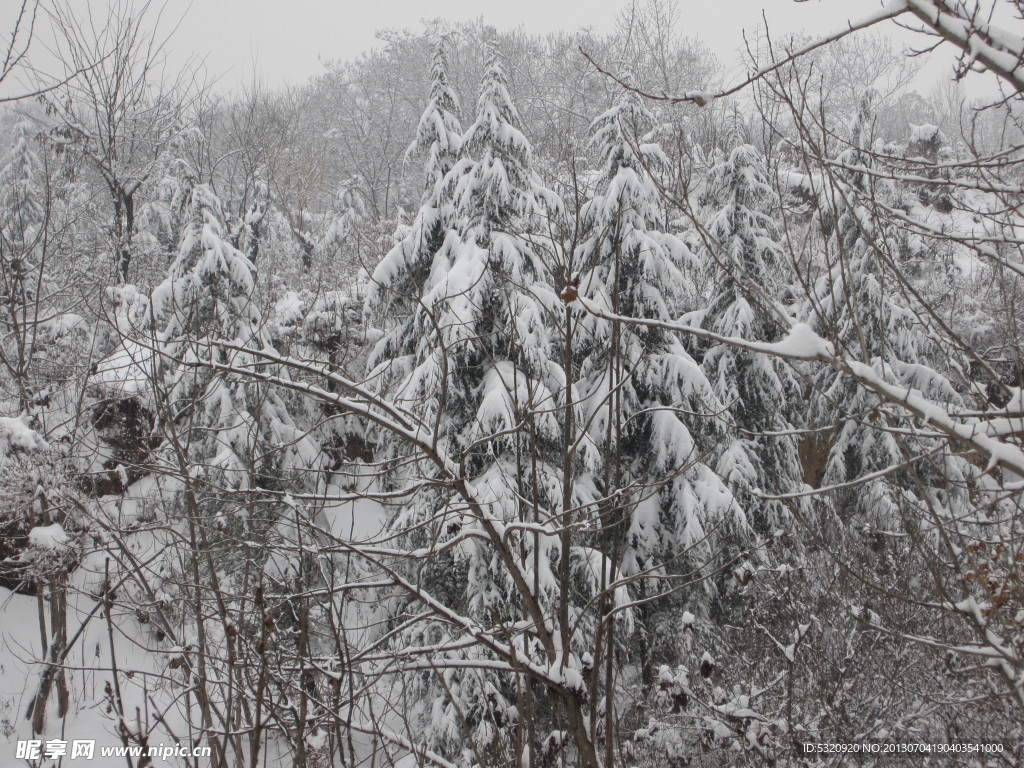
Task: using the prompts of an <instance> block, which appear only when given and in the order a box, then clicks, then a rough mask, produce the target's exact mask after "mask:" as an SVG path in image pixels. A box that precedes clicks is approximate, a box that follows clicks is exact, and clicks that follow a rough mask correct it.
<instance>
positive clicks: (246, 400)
mask: <svg viewBox="0 0 1024 768" xmlns="http://www.w3.org/2000/svg"><path fill="white" fill-rule="evenodd" d="M186 185H187V187H188V188H187V189H186V190H185V195H186V203H185V205H184V211H185V213H184V221H185V223H184V226H183V231H182V236H181V242H180V244H179V247H178V253H177V256H176V258H175V260H174V262H173V263H172V265H171V267H170V270H169V274H168V277H167V279H166V280H165V281H164V282H163V283H162V284H161V285H160V286H158V287H157V288H156V289H155V290H154V291H153V295H152V315H153V318H154V324H155V332H156V334H157V345H158V348H159V350H160V365H159V368H158V370H159V371H160V372H161V373H162V375H161V376H160V382H159V384H160V386H161V387H163V388H165V391H166V393H167V396H168V402H169V405H170V413H172V414H173V418H174V420H175V421H176V422H177V423H178V426H179V427H180V426H181V424H182V423H185V424H187V425H188V428H189V429H190V430H191V441H190V444H189V451H190V456H189V459H190V461H192V462H195V463H197V464H200V465H202V466H204V467H206V468H207V471H208V472H213V473H215V474H217V475H218V476H220V477H221V478H222V479H223V481H224V482H225V483H226V484H227V485H228V486H229V487H234V488H243V489H251V488H260V487H262V488H269V489H275V488H280V487H282V482H283V477H284V476H285V475H287V474H292V473H301V472H302V471H303V470H304V469H308V468H310V467H312V466H315V465H316V463H317V461H318V458H317V455H318V448H317V447H316V446H315V444H313V443H312V441H311V440H310V439H309V438H308V436H304V435H303V433H302V431H301V430H300V429H299V428H298V427H297V426H296V424H295V423H294V420H293V419H292V418H291V416H290V415H289V413H288V408H287V406H286V404H285V402H284V400H283V399H282V397H281V395H280V394H279V393H278V392H276V391H274V389H272V388H270V387H268V386H267V385H265V384H263V383H260V382H258V381H255V380H253V379H252V378H251V377H248V376H245V375H241V374H233V373H229V372H224V371H220V370H217V369H216V368H214V367H213V366H216V365H224V366H230V367H236V368H251V367H253V366H255V365H257V364H258V363H260V358H259V357H258V355H257V354H254V353H255V352H258V351H262V350H265V349H268V348H271V344H270V340H269V337H268V336H267V334H266V331H265V329H264V327H263V323H262V319H261V317H260V312H259V309H258V307H257V306H256V303H255V301H254V296H253V291H254V288H255V283H254V268H253V266H252V264H251V263H250V262H249V261H248V259H246V257H245V255H244V254H242V253H241V252H240V251H239V250H237V249H236V248H234V247H232V246H231V245H230V243H228V241H227V240H226V239H225V236H224V225H223V218H222V215H221V211H220V201H219V200H218V199H217V197H216V196H215V195H214V194H213V193H212V192H211V191H210V190H209V188H208V187H206V186H204V185H197V184H194V183H192V182H187V183H186ZM250 350H251V351H250ZM158 397H159V395H158ZM168 426H170V425H168Z"/></svg>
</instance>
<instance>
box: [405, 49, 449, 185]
mask: <svg viewBox="0 0 1024 768" xmlns="http://www.w3.org/2000/svg"><path fill="white" fill-rule="evenodd" d="M450 37H451V35H450V34H446V35H443V36H442V37H441V38H440V39H439V40H438V42H437V47H436V48H435V50H434V58H433V62H432V64H431V67H430V76H431V85H430V101H429V102H428V104H427V107H426V109H425V110H423V115H422V116H421V117H420V122H419V125H418V126H417V127H416V138H415V139H413V142H412V144H410V145H409V149H408V150H407V151H406V159H410V158H412V157H415V156H420V155H425V156H426V162H425V163H424V166H425V167H424V170H425V172H426V173H425V176H426V179H425V184H424V193H423V202H424V203H427V202H429V201H430V200H431V199H432V198H436V197H437V195H438V194H439V192H440V186H441V183H442V181H443V179H444V177H445V175H446V174H447V173H448V172H449V171H450V170H451V169H452V168H453V167H454V166H455V163H456V162H457V161H458V159H459V154H460V153H461V151H462V123H461V122H460V121H459V117H458V113H459V99H458V96H456V94H455V91H454V89H453V88H452V87H451V83H450V82H449V79H448V54H447V45H448V40H449V38H450Z"/></svg>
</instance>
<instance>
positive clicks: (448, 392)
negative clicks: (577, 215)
mask: <svg viewBox="0 0 1024 768" xmlns="http://www.w3.org/2000/svg"><path fill="white" fill-rule="evenodd" d="M442 84H443V82H442ZM443 90H444V89H443V88H441V87H440V86H439V85H438V84H437V83H435V94H436V93H437V92H439V91H442V92H443ZM438 103H443V102H441V101H440V100H438V99H437V98H436V97H435V99H432V102H431V104H432V106H431V107H430V108H428V113H427V116H426V117H425V120H424V121H423V123H421V136H423V137H426V138H429V140H430V142H431V146H433V147H435V148H436V149H434V150H433V151H432V152H431V153H430V157H431V162H429V163H428V167H427V180H426V188H427V191H426V194H425V196H424V209H425V211H421V214H420V215H419V216H418V217H417V222H418V224H417V225H414V227H415V226H424V228H426V226H427V225H432V224H433V222H434V221H435V220H436V219H437V217H438V216H443V217H444V219H443V220H444V221H445V222H446V225H445V226H446V230H444V231H442V232H440V233H438V234H439V235H443V237H438V236H434V237H430V236H429V230H427V231H425V232H424V234H423V235H417V236H415V237H414V239H413V240H412V241H411V244H412V245H414V246H416V245H419V244H420V243H424V242H429V243H431V244H432V245H431V247H436V248H437V250H436V252H435V253H429V252H427V253H424V254H423V256H422V258H424V259H426V258H430V261H429V262H427V264H426V268H421V269H419V270H417V271H413V270H407V271H408V273H409V274H414V275H418V279H419V280H420V281H421V282H420V283H419V284H417V285H414V286H413V288H412V290H409V289H408V288H406V289H405V290H407V291H408V292H409V293H411V294H412V295H413V296H415V297H418V299H419V301H418V302H417V304H416V305H415V306H414V307H413V308H412V313H411V318H410V320H409V323H408V325H407V326H406V328H407V329H406V330H405V331H404V333H405V334H406V335H407V337H409V338H403V339H395V340H387V339H386V340H385V341H384V342H382V344H381V345H380V346H378V349H377V351H376V352H375V355H374V361H375V364H376V367H375V368H374V369H373V375H374V376H376V377H377V379H378V380H379V381H385V380H386V378H385V375H386V370H387V368H388V367H389V366H394V367H395V368H396V371H397V373H398V374H400V376H399V377H396V378H397V380H396V383H395V384H394V385H392V386H391V387H389V388H388V390H387V391H388V392H389V393H391V394H392V396H393V397H395V398H396V399H398V400H399V401H400V402H402V403H403V404H405V405H407V406H409V407H411V408H414V409H415V411H416V413H417V414H420V415H422V418H423V421H424V423H426V424H430V425H436V428H437V433H438V435H437V436H438V444H439V446H440V447H441V449H442V450H443V451H444V452H445V453H446V454H447V455H448V456H450V457H452V458H453V459H455V460H457V461H459V462H460V464H461V466H463V467H464V468H465V477H466V482H467V485H468V487H469V489H470V492H471V493H472V494H473V496H474V497H475V498H476V499H477V500H478V501H479V502H480V509H481V510H482V514H483V515H485V516H486V517H487V518H489V521H488V525H491V524H497V526H499V528H501V529H504V526H505V525H506V524H508V523H510V522H531V523H537V524H538V525H539V526H542V527H543V526H546V527H548V528H549V529H550V530H551V531H552V532H554V529H555V527H556V525H555V522H554V516H555V515H556V514H557V511H558V510H559V509H560V508H561V506H562V502H563V499H562V482H561V467H560V465H559V460H560V455H561V449H562V434H561V429H560V420H559V416H558V414H557V413H556V408H557V405H558V394H559V393H560V391H561V389H562V387H563V386H564V375H563V374H562V371H561V368H560V367H559V365H558V363H557V362H556V360H555V359H554V355H553V353H554V352H555V348H554V346H553V341H552V334H551V331H550V328H549V327H548V323H549V322H550V319H549V318H551V317H552V316H553V313H552V312H551V309H552V308H553V307H554V306H555V305H556V304H557V305H558V306H561V304H560V302H559V301H558V297H557V296H556V294H555V292H554V291H553V290H552V289H551V287H550V282H551V281H550V276H549V274H548V271H547V267H546V265H545V264H544V261H543V258H542V255H541V253H540V252H539V249H538V248H537V247H536V239H535V234H536V233H535V229H536V225H535V221H536V219H535V217H536V216H537V215H538V213H539V212H541V211H542V210H545V209H553V208H556V207H557V206H558V204H559V203H558V201H557V199H556V197H555V196H554V195H553V194H552V193H550V192H549V191H547V190H545V189H543V187H541V186H540V185H539V184H538V182H537V181H536V180H535V177H534V174H533V173H532V172H531V170H530V166H529V162H530V146H529V143H528V141H527V139H526V137H525V136H524V134H523V133H522V130H521V128H520V121H519V116H518V113H517V112H516V109H515V107H514V105H513V104H512V100H511V97H510V95H509V91H508V85H507V83H506V77H505V73H504V71H503V68H502V66H501V63H500V60H499V58H498V54H497V51H496V50H494V49H492V50H491V54H490V57H489V61H488V65H487V68H486V72H485V74H484V77H483V81H482V85H481V92H480V96H479V99H478V102H477V112H476V119H475V121H474V122H473V124H472V125H471V126H470V127H469V129H468V130H467V132H466V134H465V136H464V137H463V140H462V142H461V144H462V146H463V157H462V158H461V160H460V161H459V162H457V163H452V162H451V159H452V158H451V156H450V154H449V153H450V151H451V148H452V147H453V146H456V145H457V144H458V143H459V142H458V140H457V139H456V138H455V137H454V136H451V135H450V128H451V127H452V126H453V125H454V122H453V121H452V120H451V119H450V118H448V117H446V116H445V115H447V114H448V113H447V111H445V112H439V111H436V107H435V106H434V105H436V104H438ZM424 124H426V126H427V129H426V130H424V129H423V128H422V126H423V125H424ZM438 126H444V132H445V136H446V138H444V139H443V140H442V139H440V138H437V137H438V136H440V135H441V134H442V131H441V130H440V129H439V128H438ZM431 131H433V132H431ZM426 138H425V139H424V141H426ZM445 167H446V168H448V171H447V173H446V174H444V175H443V176H442V175H441V173H440V171H441V168H445ZM449 190H450V191H451V193H452V194H453V195H454V197H452V198H449V197H448V195H449ZM449 201H451V202H449ZM449 205H453V208H452V209H451V212H450V213H449V212H448V208H447V206H449ZM419 222H423V224H419ZM404 247H405V246H404V245H399V247H398V248H396V250H394V251H392V254H391V255H389V257H388V261H387V263H386V264H385V265H383V266H382V268H380V269H378V270H377V272H376V273H375V279H376V280H377V282H379V283H381V284H382V285H383V286H385V287H388V286H390V285H392V284H393V283H394V282H398V281H399V280H403V281H404V280H406V279H407V278H405V277H402V278H399V277H398V274H399V271H400V270H398V269H396V268H395V266H396V265H401V264H407V263H409V261H410V259H409V258H408V257H407V256H406V254H405V252H403V250H402V249H403V248H404ZM420 247H422V246H420ZM413 252H414V253H415V251H413ZM406 285H407V283H406ZM410 342H411V343H410ZM402 344H404V345H407V346H406V349H408V350H409V351H405V350H403V348H402V346H401V345H402ZM407 471H410V477H409V478H408V480H407V482H411V481H413V480H414V479H422V478H423V477H430V475H429V474H425V472H424V470H423V467H422V466H420V467H416V468H415V469H413V470H407ZM429 471H430V470H426V472H429ZM391 524H392V526H393V527H394V528H395V530H396V533H399V534H400V533H401V532H402V531H404V530H412V531H413V533H412V536H411V537H410V538H411V539H412V540H415V537H417V536H418V537H421V538H422V539H423V540H424V541H429V542H436V541H437V540H438V538H440V539H444V538H446V537H451V536H453V535H460V536H461V538H463V543H462V544H461V545H460V548H459V550H458V551H457V552H453V553H452V554H453V558H452V560H451V561H450V567H444V566H446V565H448V563H449V561H447V560H444V559H443V558H433V559H432V560H433V562H431V563H428V564H427V565H426V567H425V569H424V570H423V571H422V572H421V573H419V574H417V579H418V582H417V583H420V584H423V585H424V588H426V589H427V590H428V591H430V592H431V593H432V594H434V595H435V596H436V597H440V598H442V599H443V600H444V601H446V602H447V604H448V605H450V606H452V607H453V608H454V609H456V610H457V611H458V612H460V613H463V614H465V615H468V616H470V617H472V620H473V621H476V622H479V623H480V625H481V626H482V627H485V628H487V629H488V631H490V630H492V629H494V628H496V627H499V626H507V625H511V623H512V622H516V621H521V620H522V619H523V616H522V615H521V612H520V608H519V606H520V603H521V600H520V599H519V597H518V596H517V595H516V594H515V590H514V587H513V583H512V579H511V577H510V574H509V572H508V570H507V565H506V563H504V562H503V560H502V557H501V556H500V555H499V553H498V552H497V547H499V546H500V547H502V548H503V550H504V551H505V552H512V553H514V556H515V558H516V561H517V564H516V567H517V569H518V570H519V572H520V573H522V574H526V580H527V582H528V583H531V584H532V585H533V591H534V592H535V593H536V594H537V595H538V600H539V601H540V602H542V603H544V604H545V605H548V606H551V605H553V604H554V602H555V601H556V600H557V598H558V596H559V592H560V590H559V585H558V583H557V581H556V579H555V577H554V574H553V571H552V567H553V562H554V560H555V559H556V558H557V555H556V552H557V551H558V539H557V537H556V536H554V535H547V534H540V533H531V534H529V535H527V534H526V533H524V532H521V531H520V532H515V533H510V534H509V535H508V536H506V537H505V538H504V539H503V540H502V541H501V542H500V543H499V542H496V541H494V540H493V538H492V537H491V536H490V535H489V534H487V533H486V532H485V530H484V521H483V520H480V519H478V518H476V517H475V516H471V515H468V514H466V510H465V506H464V504H463V503H462V502H461V501H460V499H459V498H458V497H456V496H455V494H454V493H453V492H452V491H451V490H450V489H446V488H445V487H443V486H439V487H434V488H429V487H428V488H425V489H422V490H420V491H419V492H418V493H417V495H416V497H415V498H414V499H413V500H412V501H411V502H410V503H408V504H405V505H403V508H402V509H401V510H399V511H398V512H397V513H396V515H395V516H394V518H393V520H392V522H391ZM467 534H474V535H467ZM535 554H536V557H535V556H534V555H535ZM439 564H440V565H441V566H442V567H438V566H439ZM403 608H404V610H405V611H406V612H407V613H408V612H409V611H422V610H424V609H423V607H422V606H416V605H406V606H403ZM551 613H552V615H554V614H555V611H554V610H553V609H552V610H551ZM413 626H414V631H411V632H407V633H405V636H404V638H403V642H404V643H406V645H407V647H406V651H407V652H409V651H411V650H412V649H414V648H415V647H422V646H434V647H435V648H436V649H437V650H436V651H434V652H432V655H433V658H434V659H435V660H436V663H437V666H438V668H439V672H438V674H439V675H440V678H441V681H442V682H443V685H439V683H438V680H437V678H436V676H434V675H423V674H421V675H418V676H417V677H416V679H415V680H414V681H413V682H412V687H413V694H414V696H415V697H416V698H417V700H419V701H421V702H423V705H422V707H421V708H420V715H421V718H420V721H419V724H420V725H422V727H423V730H422V731H421V732H420V733H418V736H420V737H422V736H424V735H425V737H426V739H427V743H428V745H429V746H430V747H431V748H432V749H435V750H436V751H438V752H440V753H441V754H444V755H446V756H448V757H449V759H453V760H456V761H462V762H460V763H459V764H462V763H463V762H465V763H467V764H469V763H471V762H472V760H473V759H474V758H473V756H472V750H471V748H470V742H471V743H472V745H473V746H474V747H475V748H476V749H478V750H481V751H482V753H483V754H486V755H491V756H496V755H504V756H505V757H508V756H510V755H512V754H514V753H515V752H516V750H517V749H530V747H529V746H528V745H526V744H525V743H524V740H526V739H528V738H529V736H526V735H524V734H525V733H526V732H527V731H525V730H524V728H526V729H528V732H529V733H530V734H533V735H534V736H535V737H536V739H538V740H543V738H544V737H545V736H546V735H547V732H546V731H545V732H544V733H541V724H542V723H543V722H544V721H545V719H546V718H548V715H549V714H551V713H549V712H545V707H546V706H547V705H546V704H544V706H542V704H543V702H545V701H547V700H546V699H544V698H543V697H541V698H540V699H538V700H537V701H538V702H539V703H538V705H537V708H536V709H535V710H533V711H534V714H535V717H536V718H539V719H538V720H537V723H536V724H535V723H525V722H524V721H522V720H519V721H518V723H519V727H517V728H512V729H510V728H509V727H508V726H509V725H510V724H511V723H513V722H515V721H516V720H517V719H518V715H517V714H516V706H515V702H516V695H517V693H516V692H517V689H518V690H519V691H520V695H521V692H522V683H523V681H522V680H520V681H519V683H518V684H517V681H516V679H515V676H514V675H512V674H509V673H507V672H502V671H500V666H501V665H500V663H498V664H495V665H492V662H493V661H494V660H493V659H492V658H491V654H490V651H488V650H486V649H485V648H483V647H469V648H467V647H466V646H465V637H464V636H463V635H460V634H459V633H457V632H455V633H453V632H452V630H451V628H450V627H449V626H447V625H446V624H445V623H442V622H420V623H418V624H414V625H413ZM501 631H502V632H503V633H506V634H505V636H504V640H503V642H510V643H512V644H513V645H514V646H515V647H516V648H517V649H518V650H517V653H518V654H521V658H522V659H524V660H526V659H531V660H532V659H534V658H535V655H536V654H537V652H538V650H537V648H536V646H535V644H534V643H533V642H532V641H531V640H530V639H529V638H528V633H526V632H523V631H521V630H516V631H514V632H511V633H510V634H508V632H509V630H501ZM449 645H451V646H452V648H451V650H445V648H446V647H447V646H449ZM544 663H547V662H546V661H545V662H544ZM566 663H567V664H569V665H572V664H573V663H576V664H578V663H579V660H578V659H577V660H575V661H573V660H572V659H568V658H567V659H566ZM527 695H529V694H527ZM428 703H429V704H428ZM535 725H536V727H537V730H536V733H535V732H534V730H533V729H534V726H535ZM467 739H468V741H467ZM534 746H536V744H535V745H534Z"/></svg>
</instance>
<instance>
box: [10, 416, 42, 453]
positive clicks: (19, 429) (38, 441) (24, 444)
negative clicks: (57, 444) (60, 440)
mask: <svg viewBox="0 0 1024 768" xmlns="http://www.w3.org/2000/svg"><path fill="white" fill-rule="evenodd" d="M48 447H49V444H48V443H47V442H46V441H45V440H44V439H43V438H42V437H41V436H40V435H39V433H38V432H36V431H35V430H34V429H31V428H30V427H29V426H28V425H27V424H26V423H25V422H24V421H23V420H22V419H21V418H17V417H15V418H12V417H9V416H0V464H2V463H3V462H4V461H6V460H7V458H8V457H10V456H13V455H17V454H19V453H36V452H38V451H44V450H46V449H47V448H48Z"/></svg>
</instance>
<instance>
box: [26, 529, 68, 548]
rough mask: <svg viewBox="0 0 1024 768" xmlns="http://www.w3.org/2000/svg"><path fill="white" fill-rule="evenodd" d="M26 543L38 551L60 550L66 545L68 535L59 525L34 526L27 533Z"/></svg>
mask: <svg viewBox="0 0 1024 768" xmlns="http://www.w3.org/2000/svg"><path fill="white" fill-rule="evenodd" d="M28 542H29V544H31V545H32V546H33V547H38V548H39V549H50V550H60V549H64V548H65V547H67V545H68V534H67V532H65V530H64V527H63V526H62V525H61V524H60V523H53V524H52V525H44V526H36V527H35V528H33V529H32V530H30V531H29V532H28Z"/></svg>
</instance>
